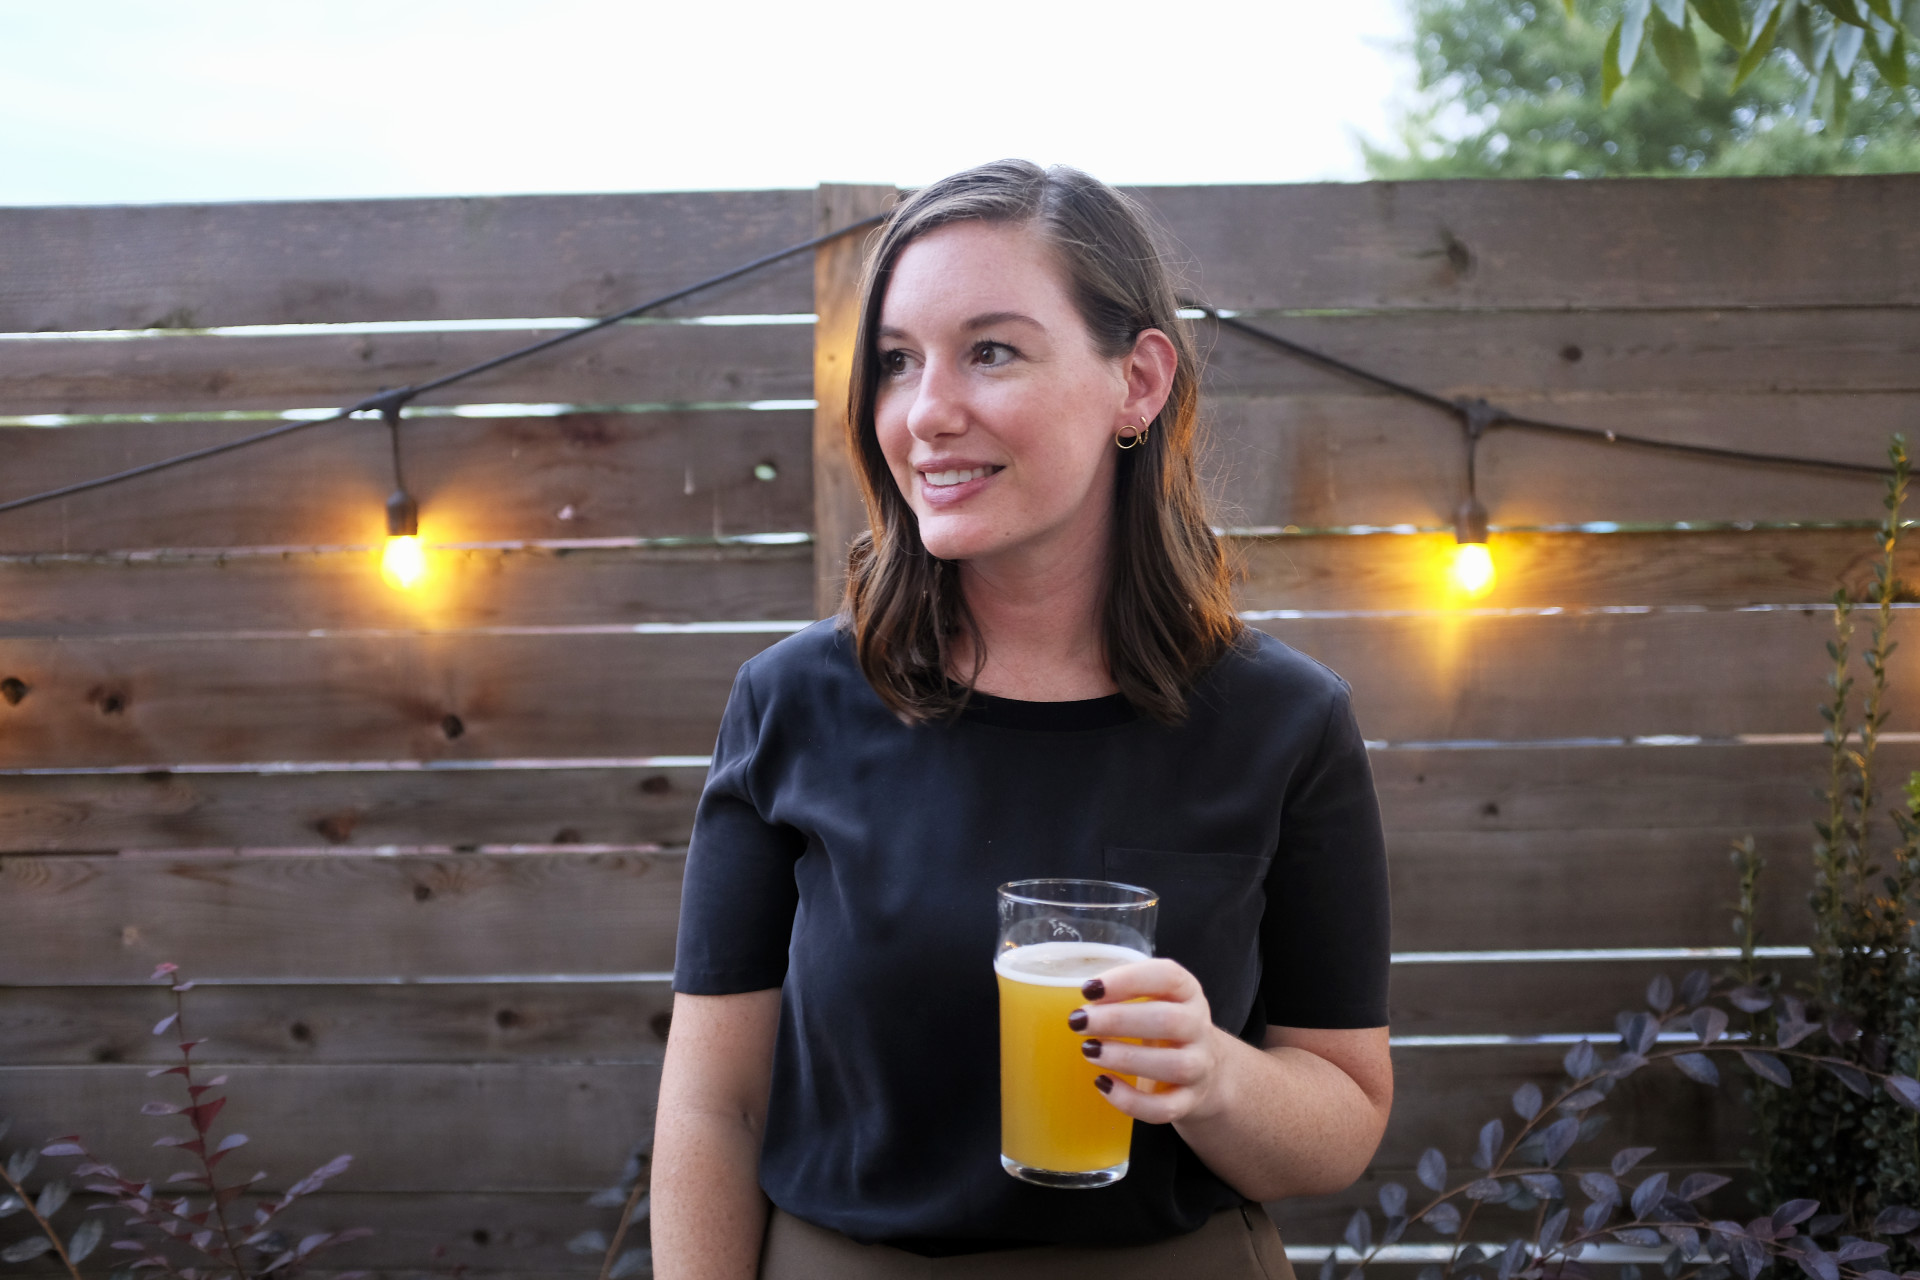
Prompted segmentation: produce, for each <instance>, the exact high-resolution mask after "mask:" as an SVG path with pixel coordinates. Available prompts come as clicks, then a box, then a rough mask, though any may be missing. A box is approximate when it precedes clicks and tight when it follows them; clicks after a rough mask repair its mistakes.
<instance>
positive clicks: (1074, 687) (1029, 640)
mask: <svg viewBox="0 0 1920 1280" xmlns="http://www.w3.org/2000/svg"><path fill="white" fill-rule="evenodd" d="M1107 563H1108V548H1107V529H1106V527H1104V526H1103V527H1101V528H1100V529H1098V530H1090V531H1088V536H1087V537H1086V538H1084V539H1083V540H1082V545H1080V546H1078V547H1076V548H1070V549H1062V551H1061V552H1059V553H1056V554H1053V555H1048V556H1044V557H1032V556H1029V557H1023V558H1021V559H1020V560H1017V561H1014V562H1011V563H1009V562H1005V561H1000V560H996V559H993V558H990V557H988V558H982V559H980V560H969V561H966V562H964V563H963V564H962V565H961V566H960V588H961V590H962V591H964V592H965V593H966V601H967V609H968V611H969V612H970V613H971V614H972V615H973V620H974V625H975V626H977V627H978V628H979V629H980V637H981V639H982V640H983V641H984V642H985V645H986V662H985V664H984V665H983V666H982V668H981V670H980V675H979V678H978V679H977V680H976V681H975V682H974V687H975V688H977V689H979V690H980V692H982V693H989V694H995V695H998V696H1001V697H1007V698H1021V699H1025V700H1029V701H1034V702H1070V701H1074V700H1076V699H1081V698H1099V697H1104V696H1106V695H1107V694H1110V693H1113V692H1115V690H1116V686H1115V684H1114V682H1113V677H1112V675H1111V673H1110V672H1109V671H1108V669H1107V657H1106V638H1105V635H1104V629H1103V627H1102V625H1101V614H1102V606H1103V605H1104V604H1105V602H1106V594H1107ZM954 659H955V660H954V670H953V671H952V672H951V673H950V674H952V675H954V676H955V677H957V678H960V679H965V678H967V677H968V676H971V675H972V674H973V663H974V654H973V651H972V647H971V643H970V638H969V637H968V636H966V635H965V634H964V633H963V634H962V635H961V636H959V637H958V638H957V641H956V643H955V645H954Z"/></svg>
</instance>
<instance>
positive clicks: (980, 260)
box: [880, 222, 1072, 329]
mask: <svg viewBox="0 0 1920 1280" xmlns="http://www.w3.org/2000/svg"><path fill="white" fill-rule="evenodd" d="M1008 311H1013V312H1020V313H1022V314H1025V315H1030V316H1032V317H1033V318H1034V319H1036V320H1039V321H1040V322H1041V323H1043V324H1048V323H1051V322H1055V321H1058V320H1060V319H1062V318H1064V317H1065V316H1068V315H1071V314H1072V300H1071V299H1070V298H1069V297H1068V294H1067V287H1066V280H1065V278H1064V276H1063V274H1062V273H1061V271H1060V267H1059V263H1058V260H1057V258H1056V256H1055V254H1054V252H1053V250H1052V249H1051V248H1049V247H1048V246H1047V244H1046V242H1045V241H1043V240H1042V239H1041V238H1040V237H1039V236H1038V235H1036V234H1035V233H1034V232H1033V231H1032V230H1030V229H1029V228H1027V227H1026V226H1024V225H1020V224H1013V223H989V222H959V223H953V224H950V225H948V226H944V227H940V228H937V229H936V230H933V231H929V232H928V233H927V234H925V235H923V236H921V237H919V238H918V239H916V240H914V241H913V242H912V243H911V244H909V245H908V246H907V247H906V248H905V249H902V250H901V251H900V256H899V257H898V258H896V259H895V260H894V264H893V278H892V281H891V282H890V283H889V284H888V286H887V296H886V298H885V299H884V300H883V301H882V303H881V307H880V315H881V323H882V324H884V325H886V326H888V327H890V328H906V329H911V328H915V327H921V326H929V325H939V324H941V323H943V322H944V323H957V322H960V321H963V320H964V319H965V318H967V317H970V316H977V315H986V314H990V313H998V312H1008Z"/></svg>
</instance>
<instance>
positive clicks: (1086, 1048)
mask: <svg viewBox="0 0 1920 1280" xmlns="http://www.w3.org/2000/svg"><path fill="white" fill-rule="evenodd" d="M1080 1052H1082V1053H1084V1054H1086V1055H1087V1056H1088V1057H1089V1058H1097V1057H1099V1056H1100V1042H1099V1041H1098V1040H1082V1041H1081V1042H1080Z"/></svg>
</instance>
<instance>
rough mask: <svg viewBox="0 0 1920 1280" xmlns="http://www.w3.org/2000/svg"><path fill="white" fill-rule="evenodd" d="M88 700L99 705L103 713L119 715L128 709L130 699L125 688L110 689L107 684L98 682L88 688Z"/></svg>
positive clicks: (104, 714) (105, 714)
mask: <svg viewBox="0 0 1920 1280" xmlns="http://www.w3.org/2000/svg"><path fill="white" fill-rule="evenodd" d="M87 701H88V702H91V703H92V704H93V705H94V706H96V707H98V708H99V709H100V714H101V715H103V716H117V715H119V714H120V713H121V712H123V711H125V710H126V709H127V703H128V701H129V699H128V697H127V692H126V690H124V689H109V688H108V687H107V686H106V685H103V684H97V685H95V686H93V688H91V689H89V690H87Z"/></svg>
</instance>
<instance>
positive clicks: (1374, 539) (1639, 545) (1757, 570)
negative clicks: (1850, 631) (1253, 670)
mask: <svg viewBox="0 0 1920 1280" xmlns="http://www.w3.org/2000/svg"><path fill="white" fill-rule="evenodd" d="M1226 546H1227V549H1228V555H1229V556H1230V557H1231V558H1232V559H1233V561H1234V562H1235V563H1236V565H1237V566H1238V568H1239V571H1240V572H1241V573H1242V575H1243V578H1242V581H1241V582H1240V584H1239V589H1238V597H1237V598H1238V600H1239V603H1240V607H1241V608H1243V609H1253V610H1261V609H1302V610H1336V609H1349V610H1393V609H1434V608H1444V607H1446V606H1448V605H1469V604H1470V606H1471V607H1473V608H1480V609H1513V608H1550V607H1553V606H1558V605H1706V606H1722V607H1724V606H1735V607H1738V606H1741V605H1753V604H1807V603H1814V602H1821V601H1826V600H1829V599H1831V598H1832V596H1833V593H1834V590H1835V589H1836V588H1838V587H1841V586H1845V587H1846V588H1847V590H1848V593H1849V594H1850V595H1851V596H1852V598H1853V599H1855V600H1865V599H1866V598H1867V590H1868V588H1869V587H1870V586H1871V585H1872V582H1873V568H1874V565H1875V564H1877V563H1878V562H1879V560H1880V546H1879V542H1878V538H1877V535H1876V534H1875V532H1874V531H1872V530H1869V529H1750V530H1731V529H1720V530H1693V531H1686V532H1678V533H1675V532H1661V533H1654V532H1646V533H1638V532H1624V533H1496V534H1493V535H1491V536H1490V538H1489V539H1488V543H1487V548H1488V550H1489V551H1490V552H1491V553H1492V556H1493V562H1494V571H1495V577H1494V582H1493V586H1492V589H1491V590H1489V591H1488V592H1487V594H1486V595H1484V596H1483V597H1481V598H1480V599H1478V600H1473V601H1471V602H1469V601H1467V600H1465V599H1464V598H1463V597H1461V596H1460V595H1459V594H1458V593H1457V589H1456V588H1454V587H1453V586H1452V585H1451V581H1450V579H1449V578H1448V576H1447V570H1448V566H1449V565H1450V563H1451V560H1452V555H1453V549H1454V546H1455V543H1454V538H1453V535H1452V534H1451V533H1433V534H1363V535H1333V536H1327V537H1312V536H1281V537H1257V538H1241V537H1236V538H1231V539H1229V540H1228V541H1227V543H1226ZM1896 571H1897V573H1898V576H1899V577H1900V578H1902V579H1903V580H1906V581H1915V580H1920V549H1916V548H1915V547H1914V546H1913V545H1912V544H1911V542H1909V544H1908V545H1906V546H1904V547H1903V548H1902V549H1901V552H1900V558H1899V561H1898V564H1897V570H1896Z"/></svg>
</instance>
